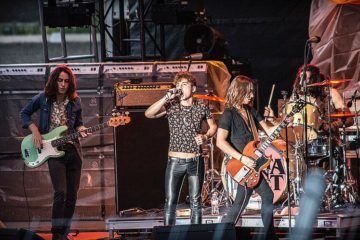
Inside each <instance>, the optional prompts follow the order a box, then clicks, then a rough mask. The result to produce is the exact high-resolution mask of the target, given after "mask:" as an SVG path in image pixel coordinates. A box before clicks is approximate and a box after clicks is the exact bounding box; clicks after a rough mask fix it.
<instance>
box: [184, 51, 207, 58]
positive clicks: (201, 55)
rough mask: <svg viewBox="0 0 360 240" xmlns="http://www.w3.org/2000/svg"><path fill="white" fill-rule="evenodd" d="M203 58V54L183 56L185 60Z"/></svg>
mask: <svg viewBox="0 0 360 240" xmlns="http://www.w3.org/2000/svg"><path fill="white" fill-rule="evenodd" d="M204 57H205V54H204V53H192V54H190V55H187V56H185V57H184V58H185V59H188V60H202V59H203V58H204Z"/></svg>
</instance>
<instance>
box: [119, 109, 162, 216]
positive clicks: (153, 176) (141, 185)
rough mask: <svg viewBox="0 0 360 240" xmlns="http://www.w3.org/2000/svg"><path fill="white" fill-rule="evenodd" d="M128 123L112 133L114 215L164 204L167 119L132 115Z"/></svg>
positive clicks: (138, 114) (135, 113)
mask: <svg viewBox="0 0 360 240" xmlns="http://www.w3.org/2000/svg"><path fill="white" fill-rule="evenodd" d="M129 116H130V117H131V122H130V123H129V124H127V125H125V126H119V127H117V128H116V129H115V132H116V133H115V139H116V141H115V155H116V156H115V159H116V160H115V165H116V166H115V170H116V197H117V198H116V207H117V211H120V210H125V209H128V208H134V207H141V208H144V209H149V208H159V207H160V206H161V205H162V204H163V203H164V199H165V197H164V192H165V189H164V188H165V187H164V178H165V169H166V163H167V153H168V145H169V130H168V122H167V119H166V118H158V119H148V118H146V117H145V115H144V110H138V111H131V112H130V114H129Z"/></svg>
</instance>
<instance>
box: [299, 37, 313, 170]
mask: <svg viewBox="0 0 360 240" xmlns="http://www.w3.org/2000/svg"><path fill="white" fill-rule="evenodd" d="M310 44H311V43H310V42H309V41H306V43H305V47H304V64H303V72H302V77H301V81H302V87H303V89H304V101H305V107H304V139H303V143H304V150H305V155H304V160H305V163H307V162H308V139H307V130H308V129H307V127H308V124H307V96H308V90H307V80H306V79H307V77H306V68H307V62H308V58H309V54H310V51H309V50H310V47H311V45H310Z"/></svg>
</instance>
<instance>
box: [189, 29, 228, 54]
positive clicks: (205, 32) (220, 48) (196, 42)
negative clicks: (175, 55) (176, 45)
mask: <svg viewBox="0 0 360 240" xmlns="http://www.w3.org/2000/svg"><path fill="white" fill-rule="evenodd" d="M184 47H185V50H186V51H187V54H193V53H203V55H204V56H208V58H209V59H221V58H224V57H225V56H226V54H227V41H226V40H225V39H224V38H223V36H222V34H221V33H220V32H219V31H217V30H216V29H215V28H213V27H211V26H209V25H206V24H194V25H191V26H189V27H188V28H187V30H186V32H185V35H184Z"/></svg>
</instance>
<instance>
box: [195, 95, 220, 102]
mask: <svg viewBox="0 0 360 240" xmlns="http://www.w3.org/2000/svg"><path fill="white" fill-rule="evenodd" d="M193 97H194V98H198V99H202V100H209V101H215V102H225V99H224V98H222V97H217V96H209V95H202V94H194V95H193Z"/></svg>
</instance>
